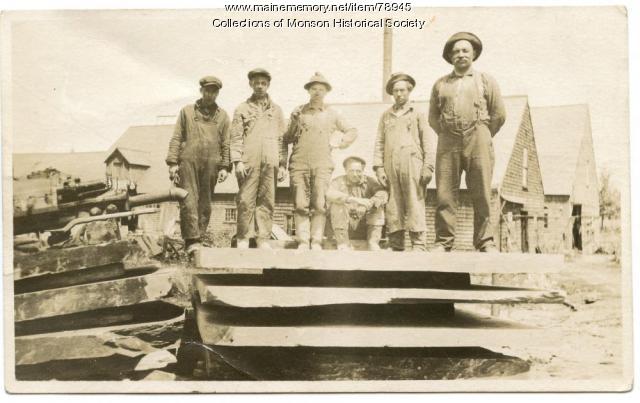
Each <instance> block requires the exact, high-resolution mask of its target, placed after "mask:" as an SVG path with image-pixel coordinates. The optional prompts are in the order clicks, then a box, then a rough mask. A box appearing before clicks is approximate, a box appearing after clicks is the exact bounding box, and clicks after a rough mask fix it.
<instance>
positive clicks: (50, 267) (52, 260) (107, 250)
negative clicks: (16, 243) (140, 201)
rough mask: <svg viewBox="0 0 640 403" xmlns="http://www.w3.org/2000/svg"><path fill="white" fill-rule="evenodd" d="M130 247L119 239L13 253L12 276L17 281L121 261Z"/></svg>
mask: <svg viewBox="0 0 640 403" xmlns="http://www.w3.org/2000/svg"><path fill="white" fill-rule="evenodd" d="M130 247H131V244H130V243H129V242H127V241H118V242H113V243H108V244H102V245H92V246H78V247H75V248H63V249H55V248H51V249H47V250H45V251H42V252H38V253H33V254H29V255H20V256H18V255H16V256H15V257H14V260H13V266H14V269H13V279H14V280H20V279H25V278H30V277H35V276H41V275H44V274H57V273H63V272H70V271H75V270H82V269H85V268H90V267H95V266H105V265H109V264H113V263H120V262H122V260H123V259H124V258H125V256H127V253H128V252H129V249H130Z"/></svg>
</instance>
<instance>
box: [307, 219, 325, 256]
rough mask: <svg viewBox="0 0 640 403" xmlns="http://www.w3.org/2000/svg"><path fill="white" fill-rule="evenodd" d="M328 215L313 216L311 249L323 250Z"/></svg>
mask: <svg viewBox="0 0 640 403" xmlns="http://www.w3.org/2000/svg"><path fill="white" fill-rule="evenodd" d="M326 221H327V217H326V216H325V215H324V214H316V215H313V216H312V217H311V249H312V250H322V238H323V237H324V224H325V222H326Z"/></svg>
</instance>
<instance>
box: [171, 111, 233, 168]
mask: <svg viewBox="0 0 640 403" xmlns="http://www.w3.org/2000/svg"><path fill="white" fill-rule="evenodd" d="M229 126H230V122H229V115H227V113H226V112H225V111H224V110H223V109H221V108H219V107H218V106H217V105H215V106H214V107H212V108H204V107H202V105H201V102H200V100H198V102H196V103H195V104H194V105H187V106H185V107H184V108H182V110H181V111H180V114H179V115H178V120H177V122H176V125H175V127H174V130H173V136H171V140H170V141H169V152H168V153H167V158H166V162H167V164H168V165H174V164H178V163H180V161H183V160H189V161H213V162H214V163H215V164H216V165H217V166H218V167H219V168H224V169H227V170H230V160H229Z"/></svg>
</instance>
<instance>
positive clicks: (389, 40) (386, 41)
mask: <svg viewBox="0 0 640 403" xmlns="http://www.w3.org/2000/svg"><path fill="white" fill-rule="evenodd" d="M388 20H390V19H389V18H386V19H385V25H384V34H383V40H382V102H391V95H389V94H387V91H386V89H385V85H386V83H387V80H388V79H389V77H391V57H392V53H393V28H391V27H388V26H387V21H388Z"/></svg>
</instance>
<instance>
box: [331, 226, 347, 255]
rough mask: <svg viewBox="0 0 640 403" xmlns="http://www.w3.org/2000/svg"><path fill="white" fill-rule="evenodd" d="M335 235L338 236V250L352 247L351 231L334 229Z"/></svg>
mask: <svg viewBox="0 0 640 403" xmlns="http://www.w3.org/2000/svg"><path fill="white" fill-rule="evenodd" d="M333 235H334V237H335V238H336V243H337V247H338V250H347V249H351V247H350V245H349V231H348V230H347V229H344V228H343V229H336V228H334V229H333Z"/></svg>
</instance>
